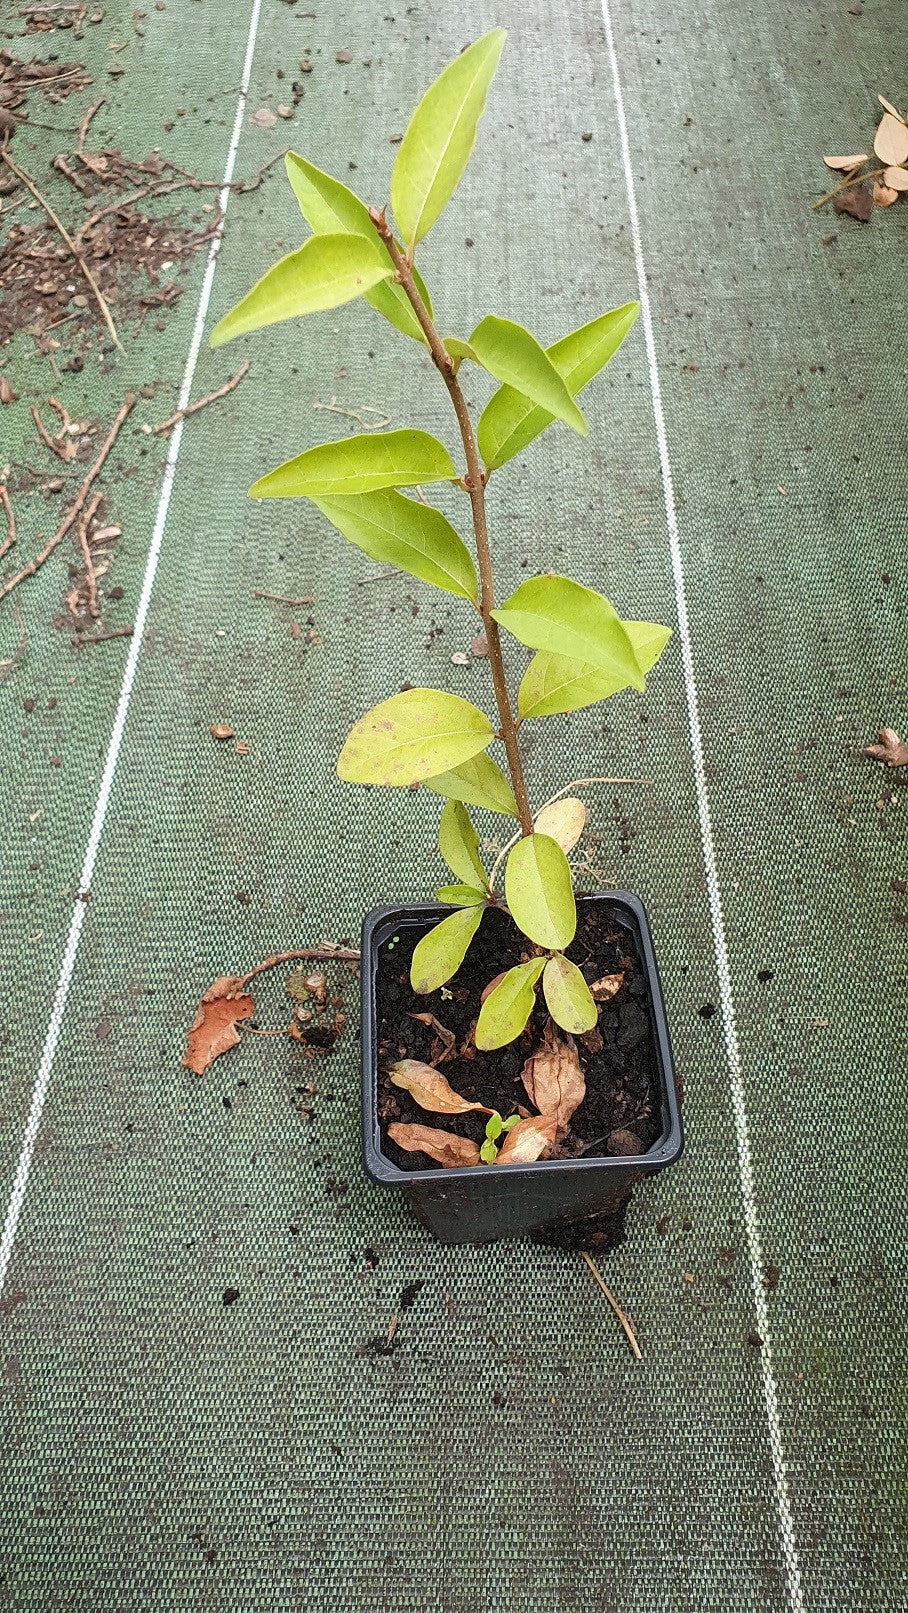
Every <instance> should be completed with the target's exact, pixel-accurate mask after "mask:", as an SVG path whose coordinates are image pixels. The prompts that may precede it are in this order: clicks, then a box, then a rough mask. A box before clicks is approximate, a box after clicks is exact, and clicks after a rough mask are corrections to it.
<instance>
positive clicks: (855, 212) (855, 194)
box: [832, 185, 873, 224]
mask: <svg viewBox="0 0 908 1613" xmlns="http://www.w3.org/2000/svg"><path fill="white" fill-rule="evenodd" d="M832 205H833V207H834V208H835V210H836V212H837V213H848V214H849V216H850V217H851V218H856V219H857V220H858V222H859V223H860V224H866V223H867V222H868V220H869V218H870V215H871V213H872V212H873V197H872V196H871V194H870V192H869V190H868V189H867V186H866V185H853V186H852V188H851V189H850V190H842V191H840V192H839V194H838V196H833V198H832Z"/></svg>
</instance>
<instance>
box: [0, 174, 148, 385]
mask: <svg viewBox="0 0 908 1613" xmlns="http://www.w3.org/2000/svg"><path fill="white" fill-rule="evenodd" d="M0 157H2V158H3V161H4V162H5V163H6V166H7V168H9V170H10V172H11V173H14V174H15V176H16V178H17V179H18V180H19V181H20V183H21V184H23V185H24V186H25V187H26V189H27V190H30V191H31V193H32V195H33V196H34V198H35V201H36V202H40V204H41V206H42V207H43V208H44V211H45V213H46V214H47V216H48V218H49V219H50V221H51V223H52V224H53V226H54V228H55V229H56V230H57V231H58V233H59V234H60V236H61V237H62V239H63V240H64V241H65V242H66V245H67V246H68V247H69V250H70V252H71V253H72V255H73V257H74V258H75V260H76V262H77V263H78V265H79V268H80V269H81V271H82V273H83V275H84V276H85V279H86V280H87V282H88V284H89V286H90V287H91V290H92V292H93V294H94V298H95V301H96V302H97V304H98V307H99V308H100V310H101V317H102V319H103V320H104V323H105V325H106V326H107V329H108V330H109V332H110V334H111V336H112V337H113V340H114V343H115V344H116V346H117V347H118V348H119V349H120V352H121V353H122V352H123V344H122V342H121V341H120V338H119V336H118V335H117V327H116V325H115V324H114V322H113V317H112V315H111V312H110V309H109V308H108V306H107V303H106V302H105V300H104V293H103V292H102V290H101V287H100V286H99V285H98V282H97V280H96V279H95V277H94V275H93V274H92V272H91V270H90V268H89V267H88V264H87V263H86V261H85V259H84V258H83V256H82V253H81V252H80V251H79V248H78V247H77V246H76V243H75V241H74V240H73V238H72V236H71V235H70V233H69V231H68V229H67V228H66V225H65V224H63V223H62V222H61V220H60V219H59V218H58V217H57V215H56V213H55V212H54V210H53V208H52V207H51V205H50V202H49V201H47V199H46V197H44V196H42V194H41V192H40V191H39V189H38V187H37V185H36V184H35V181H34V180H33V179H32V177H31V175H30V174H27V173H26V172H25V169H24V168H20V167H19V164H18V163H15V162H13V159H12V157H11V156H10V154H9V152H8V151H7V150H6V148H5V147H3V149H2V150H0Z"/></svg>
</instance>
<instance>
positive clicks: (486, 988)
mask: <svg viewBox="0 0 908 1613" xmlns="http://www.w3.org/2000/svg"><path fill="white" fill-rule="evenodd" d="M506 972H507V971H506V970H502V972H501V974H500V975H495V977H494V979H493V980H490V981H489V983H488V985H487V986H483V988H482V991H481V993H480V997H479V1001H480V1002H481V1003H484V1002H485V1000H486V998H487V997H488V996H490V995H491V993H492V992H493V991H494V990H495V987H496V986H500V985H501V982H502V980H503V979H504V977H505V974H506Z"/></svg>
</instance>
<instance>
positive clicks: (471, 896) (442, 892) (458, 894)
mask: <svg viewBox="0 0 908 1613" xmlns="http://www.w3.org/2000/svg"><path fill="white" fill-rule="evenodd" d="M435 895H436V896H437V897H438V900H439V901H440V902H446V903H447V905H448V906H449V907H482V906H483V904H484V903H485V902H487V901H488V899H489V893H488V891H481V890H477V889H476V887H475V886H474V885H440V886H439V888H438V890H437V891H436V892H435Z"/></svg>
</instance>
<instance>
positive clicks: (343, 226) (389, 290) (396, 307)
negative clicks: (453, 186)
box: [284, 151, 432, 342]
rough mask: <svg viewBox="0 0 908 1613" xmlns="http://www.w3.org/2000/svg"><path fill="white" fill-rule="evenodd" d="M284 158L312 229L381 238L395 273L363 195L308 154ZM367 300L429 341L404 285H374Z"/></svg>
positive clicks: (423, 294) (418, 281)
mask: <svg viewBox="0 0 908 1613" xmlns="http://www.w3.org/2000/svg"><path fill="white" fill-rule="evenodd" d="M284 161H285V163H286V167H287V178H288V179H289V181H290V184H291V185H292V187H293V194H294V195H295V197H296V199H297V201H298V202H299V208H300V212H301V213H302V215H303V218H304V219H305V220H306V223H307V224H308V225H309V227H310V229H312V230H314V231H315V234H316V235H334V234H335V233H336V232H338V231H341V232H343V233H344V234H349V235H361V236H363V237H364V238H365V239H366V240H367V241H377V242H378V245H379V248H380V250H381V252H382V255H383V258H384V261H385V262H386V263H387V264H388V266H389V268H391V270H392V273H393V272H394V270H393V265H392V264H391V257H390V254H389V252H388V249H387V247H386V246H383V245H382V243H381V241H380V240H379V238H378V235H377V233H376V229H375V225H374V224H373V223H372V220H371V218H370V217H369V209H368V207H367V206H366V204H365V202H361V201H360V199H359V197H358V196H356V195H355V194H354V192H353V191H352V190H349V189H348V188H347V186H346V185H342V184H341V182H340V180H339V179H333V178H332V177H331V175H330V174H325V173H322V170H321V169H320V168H316V166H315V164H314V163H311V162H307V161H306V159H305V157H299V156H297V153H296V152H295V151H288V152H287V155H286V157H285V159H284ZM413 278H414V279H415V281H416V286H417V290H418V291H419V294H420V296H421V297H422V300H423V302H424V303H425V305H426V308H427V309H428V311H429V314H430V316H431V313H432V299H431V297H430V296H429V293H428V291H427V290H426V287H425V285H424V284H423V281H422V278H421V276H420V275H419V273H418V272H417V270H416V269H414V270H413ZM366 301H367V302H370V303H371V304H372V307H373V308H375V309H377V311H378V313H380V314H384V317H385V318H386V319H388V320H390V322H391V324H392V325H395V326H396V327H397V329H398V330H400V331H403V333H404V335H405V336H412V337H414V338H415V340H416V341H418V342H424V341H425V336H424V335H423V333H422V329H421V327H420V323H419V320H418V319H417V317H416V315H415V314H414V312H413V309H412V308H411V306H410V303H409V301H408V300H407V294H406V292H405V291H404V289H403V287H402V286H398V285H395V284H394V283H393V282H392V281H385V282H383V283H382V284H381V285H377V286H373V288H372V290H371V291H367V292H366Z"/></svg>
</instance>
